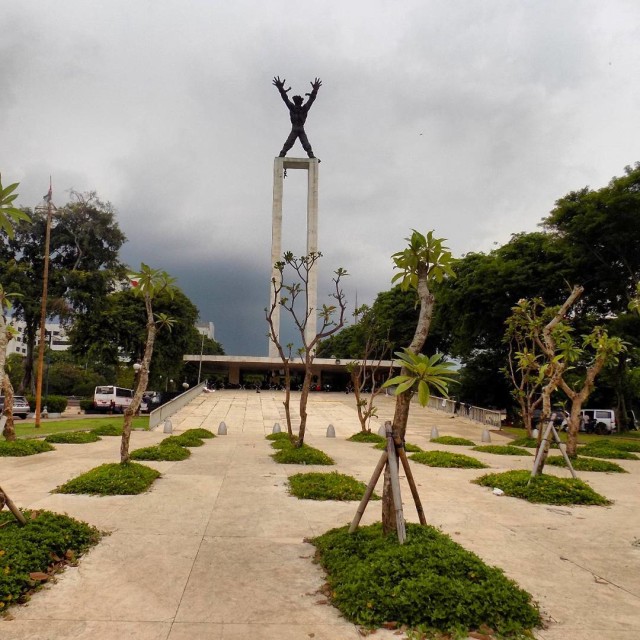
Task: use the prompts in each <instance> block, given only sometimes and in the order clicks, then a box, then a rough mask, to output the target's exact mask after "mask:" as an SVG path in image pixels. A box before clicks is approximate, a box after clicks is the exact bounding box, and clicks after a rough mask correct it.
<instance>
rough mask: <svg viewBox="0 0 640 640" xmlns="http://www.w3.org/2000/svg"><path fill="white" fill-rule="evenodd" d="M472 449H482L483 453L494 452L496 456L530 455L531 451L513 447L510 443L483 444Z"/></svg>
mask: <svg viewBox="0 0 640 640" xmlns="http://www.w3.org/2000/svg"><path fill="white" fill-rule="evenodd" d="M473 450H474V451H482V452H483V453H495V454H496V455H498V456H532V455H533V454H532V453H531V451H527V450H526V449H522V448H521V447H514V446H513V445H512V444H483V445H480V446H479V447H473Z"/></svg>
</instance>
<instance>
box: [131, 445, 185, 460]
mask: <svg viewBox="0 0 640 640" xmlns="http://www.w3.org/2000/svg"><path fill="white" fill-rule="evenodd" d="M190 455H191V451H189V449H187V448H186V447H180V446H179V445H177V444H162V443H160V444H159V445H156V446H155V447H143V448H142V449H136V450H135V451H132V452H131V455H130V457H131V459H132V460H173V461H178V460H186V459H187V458H188V457H189V456H190Z"/></svg>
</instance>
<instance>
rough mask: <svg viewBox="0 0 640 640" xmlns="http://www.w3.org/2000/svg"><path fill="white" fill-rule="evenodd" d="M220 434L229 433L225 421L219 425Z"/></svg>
mask: <svg viewBox="0 0 640 640" xmlns="http://www.w3.org/2000/svg"><path fill="white" fill-rule="evenodd" d="M218 435H219V436H226V435H227V425H226V424H225V423H224V422H221V423H220V426H219V427H218Z"/></svg>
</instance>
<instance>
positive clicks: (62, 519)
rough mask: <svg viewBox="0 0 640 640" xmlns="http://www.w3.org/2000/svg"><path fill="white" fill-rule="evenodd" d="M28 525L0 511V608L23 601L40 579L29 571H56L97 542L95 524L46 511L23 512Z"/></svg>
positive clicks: (97, 533) (97, 535)
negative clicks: (20, 524) (36, 578)
mask: <svg viewBox="0 0 640 640" xmlns="http://www.w3.org/2000/svg"><path fill="white" fill-rule="evenodd" d="M24 515H25V517H26V518H27V524H26V526H24V527H20V526H18V523H17V522H16V521H15V519H14V517H13V515H12V514H11V513H9V512H7V511H3V512H1V513H0V550H1V551H2V553H0V611H3V610H4V609H5V608H6V607H7V606H9V605H10V604H13V603H14V602H22V598H24V597H26V594H28V593H29V592H30V591H32V590H33V589H34V588H35V587H37V586H38V584H39V583H40V581H38V580H32V579H31V578H30V577H29V574H30V573H35V572H41V573H55V572H56V571H59V570H60V569H62V568H63V566H64V564H65V563H73V562H75V559H76V558H77V557H78V556H79V555H81V554H82V553H83V552H84V551H86V550H87V549H88V548H89V547H90V546H92V545H94V544H96V543H97V542H98V540H99V539H100V533H99V532H98V530H97V529H95V528H94V527H91V526H89V525H88V524H85V523H84V522H79V521H77V520H74V519H72V518H69V517H68V516H62V515H59V514H57V513H51V512H49V511H25V512H24Z"/></svg>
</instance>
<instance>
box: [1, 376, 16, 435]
mask: <svg viewBox="0 0 640 640" xmlns="http://www.w3.org/2000/svg"><path fill="white" fill-rule="evenodd" d="M0 389H2V391H3V393H4V410H3V414H4V415H5V416H6V418H7V421H6V422H5V423H4V429H3V430H2V435H3V436H4V439H5V440H10V441H11V440H15V439H16V430H15V427H14V425H13V385H12V384H11V380H10V379H9V376H8V375H5V376H4V378H3V380H2V384H1V385H0Z"/></svg>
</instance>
